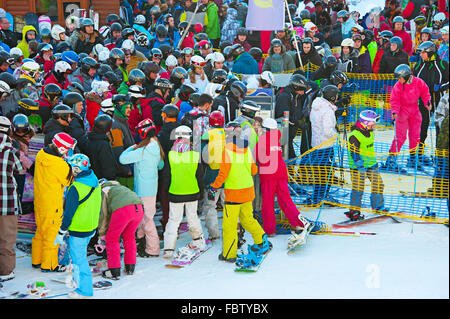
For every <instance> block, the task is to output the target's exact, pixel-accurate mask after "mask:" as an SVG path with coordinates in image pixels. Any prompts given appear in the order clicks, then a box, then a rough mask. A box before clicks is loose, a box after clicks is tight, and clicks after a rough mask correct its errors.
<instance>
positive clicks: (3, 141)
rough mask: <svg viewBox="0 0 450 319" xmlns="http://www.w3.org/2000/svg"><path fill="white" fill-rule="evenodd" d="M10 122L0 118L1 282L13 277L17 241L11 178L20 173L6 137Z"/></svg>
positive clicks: (16, 203) (16, 206) (16, 201)
mask: <svg viewBox="0 0 450 319" xmlns="http://www.w3.org/2000/svg"><path fill="white" fill-rule="evenodd" d="M10 131H11V122H10V121H9V120H8V118H6V117H4V116H0V167H1V170H0V183H1V185H2V186H3V187H2V188H1V191H0V192H1V197H2V199H3V200H2V206H1V209H2V210H1V213H0V230H1V231H0V282H2V281H6V280H11V279H13V278H14V277H15V274H14V269H15V268H16V252H15V244H16V238H17V218H18V214H19V213H20V204H19V199H18V197H17V186H16V182H15V180H14V174H18V173H19V171H21V170H22V169H23V167H22V165H21V163H20V161H19V159H18V158H17V155H16V152H15V150H14V148H13V146H12V140H11V138H10V137H9V135H10Z"/></svg>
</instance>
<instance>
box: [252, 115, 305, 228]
mask: <svg viewBox="0 0 450 319" xmlns="http://www.w3.org/2000/svg"><path fill="white" fill-rule="evenodd" d="M270 120H272V119H270ZM273 122H275V120H273ZM264 123H265V122H263V126H264ZM265 128H266V132H265V133H264V134H263V135H262V136H261V137H260V138H259V140H258V143H257V144H256V146H255V149H254V152H255V159H256V163H257V164H258V167H259V177H260V182H261V197H262V208H261V215H262V218H263V229H264V231H265V232H266V234H267V235H275V233H276V220H275V210H274V201H275V195H276V196H277V200H278V204H279V205H280V208H281V210H282V211H283V213H284V215H285V216H286V217H287V219H288V220H289V223H290V224H291V226H292V227H293V228H296V227H300V228H303V227H304V226H305V223H307V221H304V219H303V217H302V216H301V215H300V212H299V211H298V209H297V206H295V204H294V202H293V201H292V199H291V196H290V193H289V188H288V175H287V168H286V164H285V163H284V159H283V154H282V150H281V145H280V137H281V133H280V131H279V130H278V129H276V123H275V126H274V127H273V128H272V129H268V128H267V127H265Z"/></svg>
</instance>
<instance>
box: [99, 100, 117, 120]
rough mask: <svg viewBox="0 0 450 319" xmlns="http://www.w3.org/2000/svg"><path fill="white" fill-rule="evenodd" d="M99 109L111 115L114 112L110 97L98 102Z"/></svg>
mask: <svg viewBox="0 0 450 319" xmlns="http://www.w3.org/2000/svg"><path fill="white" fill-rule="evenodd" d="M100 106H101V111H102V112H103V113H105V114H108V115H109V116H113V114H114V105H113V102H112V99H110V98H109V99H106V100H103V101H102V103H100Z"/></svg>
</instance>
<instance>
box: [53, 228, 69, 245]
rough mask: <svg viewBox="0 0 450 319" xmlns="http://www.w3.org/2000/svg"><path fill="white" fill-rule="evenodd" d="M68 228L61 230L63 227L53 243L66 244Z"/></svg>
mask: <svg viewBox="0 0 450 319" xmlns="http://www.w3.org/2000/svg"><path fill="white" fill-rule="evenodd" d="M66 233H67V230H61V228H60V229H59V231H58V235H56V238H55V241H54V242H53V244H54V245H55V246H56V245H58V244H60V245H63V244H64V236H65V235H66Z"/></svg>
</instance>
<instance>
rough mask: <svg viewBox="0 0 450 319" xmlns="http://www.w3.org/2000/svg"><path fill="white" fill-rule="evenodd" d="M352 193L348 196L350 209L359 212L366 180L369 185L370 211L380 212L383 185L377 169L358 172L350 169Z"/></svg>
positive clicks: (382, 200) (382, 205) (382, 206)
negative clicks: (368, 181)
mask: <svg viewBox="0 0 450 319" xmlns="http://www.w3.org/2000/svg"><path fill="white" fill-rule="evenodd" d="M350 175H351V179H352V192H351V194H350V206H351V207H352V209H355V210H359V209H360V208H361V201H362V197H363V195H364V184H365V179H366V178H368V179H369V180H370V183H371V188H372V189H371V193H370V205H371V206H372V209H375V210H382V209H383V208H384V196H383V193H384V184H383V180H382V179H381V175H380V171H379V170H378V169H377V168H371V169H367V170H365V171H360V170H357V169H351V170H350Z"/></svg>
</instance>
